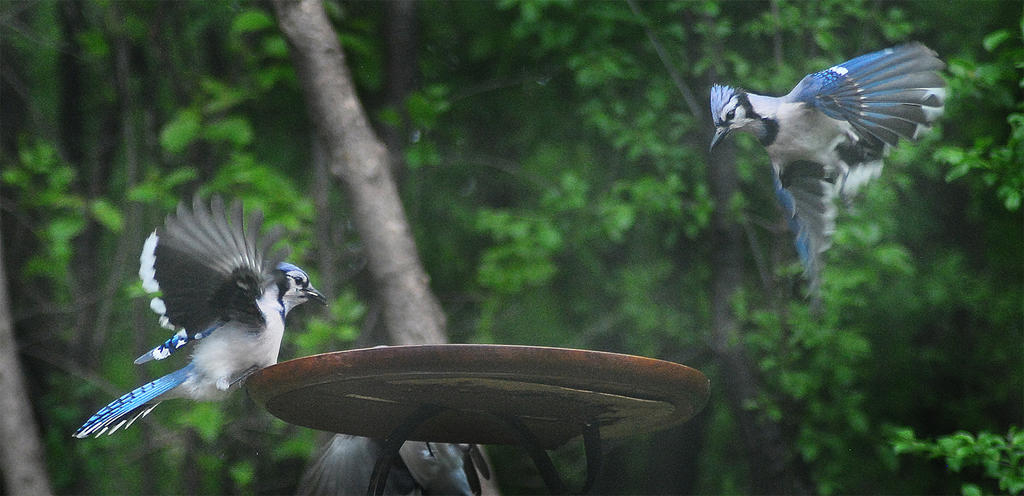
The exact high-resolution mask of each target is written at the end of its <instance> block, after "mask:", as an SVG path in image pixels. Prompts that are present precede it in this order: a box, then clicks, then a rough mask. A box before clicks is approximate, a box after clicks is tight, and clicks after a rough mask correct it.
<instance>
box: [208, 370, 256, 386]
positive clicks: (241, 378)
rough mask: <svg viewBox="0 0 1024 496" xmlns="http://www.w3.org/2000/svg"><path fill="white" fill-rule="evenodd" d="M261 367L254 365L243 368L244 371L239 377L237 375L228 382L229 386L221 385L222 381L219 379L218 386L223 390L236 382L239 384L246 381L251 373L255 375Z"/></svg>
mask: <svg viewBox="0 0 1024 496" xmlns="http://www.w3.org/2000/svg"><path fill="white" fill-rule="evenodd" d="M259 369H260V367H258V366H256V365H253V366H252V367H249V368H247V369H245V370H243V371H242V373H241V374H238V377H236V378H235V380H233V381H231V384H228V386H227V387H221V383H220V381H217V388H218V389H222V390H224V389H228V388H230V387H232V386H234V385H235V384H238V383H240V382H243V381H245V380H246V379H248V378H249V376H250V375H253V374H254V373H256V371H257V370H259Z"/></svg>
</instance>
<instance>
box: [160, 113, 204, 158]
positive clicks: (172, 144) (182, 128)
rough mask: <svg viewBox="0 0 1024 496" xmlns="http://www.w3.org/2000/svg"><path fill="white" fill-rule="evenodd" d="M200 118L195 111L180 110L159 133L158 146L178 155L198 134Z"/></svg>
mask: <svg viewBox="0 0 1024 496" xmlns="http://www.w3.org/2000/svg"><path fill="white" fill-rule="evenodd" d="M201 121H202V117H201V116H200V115H199V111H198V110H195V109H182V110H181V111H179V112H178V114H177V115H175V116H174V119H171V121H170V122H168V123H167V124H166V125H164V128H163V130H161V131H160V145H161V146H163V147H164V149H165V150H167V151H168V152H171V153H180V152H181V151H182V150H184V149H185V148H187V147H188V145H189V144H191V143H192V141H193V140H195V138H196V136H197V135H198V134H199V130H200V123H201Z"/></svg>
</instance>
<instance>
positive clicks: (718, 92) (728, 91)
mask: <svg viewBox="0 0 1024 496" xmlns="http://www.w3.org/2000/svg"><path fill="white" fill-rule="evenodd" d="M738 92H739V90H737V89H736V88H733V87H732V86H725V85H721V84H716V85H713V86H712V87H711V119H712V120H714V122H715V125H716V126H720V125H722V109H724V108H725V106H726V105H727V104H728V103H729V100H731V99H732V98H733V97H734V96H735V95H736V94H737V93H738Z"/></svg>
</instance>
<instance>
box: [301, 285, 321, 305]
mask: <svg viewBox="0 0 1024 496" xmlns="http://www.w3.org/2000/svg"><path fill="white" fill-rule="evenodd" d="M302 293H303V294H304V295H306V298H307V299H310V300H313V301H315V302H317V303H319V304H321V305H323V306H327V298H326V297H325V296H324V295H323V293H321V292H319V291H317V290H316V288H314V287H312V286H310V287H308V288H306V289H303V290H302Z"/></svg>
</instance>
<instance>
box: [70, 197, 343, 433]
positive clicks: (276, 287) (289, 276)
mask: <svg viewBox="0 0 1024 496" xmlns="http://www.w3.org/2000/svg"><path fill="white" fill-rule="evenodd" d="M262 223H263V216H262V213H260V212H256V213H254V214H252V215H250V217H249V219H248V222H246V223H245V225H243V215H242V204H241V203H240V202H237V201H236V202H234V203H233V204H232V205H231V208H230V212H229V211H227V210H226V209H225V207H224V202H223V200H221V199H220V198H219V197H216V196H215V197H214V198H213V199H212V201H211V203H210V209H207V208H206V206H205V205H204V204H203V203H202V202H201V201H200V199H199V197H198V196H197V197H196V198H195V201H194V202H193V207H192V210H188V209H187V208H185V206H184V205H182V204H179V205H178V211H177V214H176V215H171V216H168V217H167V219H166V221H165V222H164V228H163V229H158V230H156V231H153V233H152V234H151V235H150V236H149V238H147V239H146V242H145V244H144V245H143V247H142V255H141V256H140V257H139V261H140V268H139V276H140V277H141V278H142V287H143V289H145V290H146V291H147V292H149V293H155V292H157V291H159V292H160V296H158V297H155V298H153V300H152V301H151V303H150V308H152V309H153V311H155V312H156V313H157V314H159V315H160V324H161V325H162V326H164V327H166V328H168V329H171V330H175V331H177V332H176V333H175V334H174V335H173V336H172V337H171V338H170V339H168V340H167V341H165V342H164V343H163V344H161V345H160V346H157V347H156V348H153V349H152V350H150V351H148V352H146V353H145V354H143V355H142V356H140V357H139V358H138V359H136V360H135V363H136V364H141V363H145V362H148V361H150V360H163V359H165V358H167V357H168V356H170V355H171V354H172V353H174V352H175V351H177V350H179V349H181V348H182V347H184V346H185V345H186V344H189V343H191V342H193V341H196V345H195V347H194V348H195V349H194V352H193V354H192V361H191V362H190V363H189V364H188V365H186V366H185V367H183V368H181V369H179V370H177V371H175V372H171V373H170V374H167V375H165V376H163V377H161V378H159V379H156V380H155V381H152V382H150V383H148V384H145V385H142V386H139V387H138V388H136V389H135V390H133V391H131V392H129V393H126V394H125V395H123V396H121V397H120V398H118V399H116V400H114V401H113V402H111V403H110V404H109V405H107V406H105V407H103V408H102V409H100V411H98V412H96V414H95V415H93V416H92V417H90V418H89V420H87V421H86V422H85V424H83V425H82V426H81V427H79V428H78V430H77V431H76V432H75V434H74V436H75V437H78V438H84V437H87V436H90V435H92V434H95V435H97V436H99V435H102V434H103V433H104V432H107V433H109V434H113V433H114V432H115V431H117V430H118V429H119V428H121V427H126V428H127V427H128V426H130V425H131V424H132V423H133V422H135V421H136V420H138V419H139V418H140V417H142V416H144V415H146V414H148V413H149V412H150V411H152V410H153V408H155V407H156V405H157V404H159V403H160V401H162V400H165V399H169V398H189V399H193V400H203V401H210V400H220V399H223V398H224V397H225V396H227V393H228V391H229V390H230V389H232V387H233V386H235V385H237V384H238V383H240V382H241V381H242V380H244V379H245V378H246V377H248V376H249V375H250V374H252V373H253V372H255V371H257V370H259V369H261V368H263V367H266V366H268V365H272V364H274V363H276V362H277V354H278V351H279V350H280V347H281V338H282V337H283V336H284V320H285V316H287V314H288V312H289V311H290V310H291V309H293V308H295V307H297V306H299V305H301V304H303V303H305V302H307V301H310V300H313V301H316V302H319V303H321V304H326V299H325V298H324V296H323V295H322V294H320V292H319V291H317V290H316V288H314V287H313V286H312V285H311V284H310V283H309V276H308V275H307V274H306V273H305V272H304V271H303V270H302V269H300V268H298V267H296V266H295V265H292V264H290V263H287V262H283V261H282V260H283V259H284V253H283V252H281V251H273V252H271V246H272V245H273V244H274V243H275V242H277V240H278V239H280V237H281V235H280V231H278V230H273V231H271V232H270V233H268V234H267V235H261V234H260V232H259V231H260V227H261V225H262Z"/></svg>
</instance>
